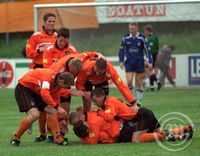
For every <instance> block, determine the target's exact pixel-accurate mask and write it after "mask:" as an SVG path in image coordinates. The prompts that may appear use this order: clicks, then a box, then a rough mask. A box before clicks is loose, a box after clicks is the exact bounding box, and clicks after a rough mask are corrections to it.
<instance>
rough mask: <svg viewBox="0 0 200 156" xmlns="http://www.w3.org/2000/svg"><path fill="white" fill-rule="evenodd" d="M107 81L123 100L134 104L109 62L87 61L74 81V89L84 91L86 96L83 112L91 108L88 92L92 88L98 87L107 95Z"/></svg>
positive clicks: (100, 60)
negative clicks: (112, 84)
mask: <svg viewBox="0 0 200 156" xmlns="http://www.w3.org/2000/svg"><path fill="white" fill-rule="evenodd" d="M108 80H112V81H113V83H114V84H115V85H116V86H117V88H118V89H119V91H120V92H121V94H122V95H123V96H124V98H125V99H126V100H127V101H128V102H129V103H131V104H133V105H134V104H135V98H134V97H133V95H132V93H131V91H130V90H129V88H128V86H127V85H126V84H125V83H124V82H123V80H122V79H121V77H120V76H119V75H118V73H117V71H116V69H115V68H114V67H113V65H112V64H111V63H110V62H107V61H106V60H105V59H103V58H101V59H89V60H86V61H85V63H84V64H83V68H82V70H81V71H80V72H79V74H78V76H77V81H76V88H77V89H78V90H82V91H86V92H87V94H86V96H85V97H83V102H84V111H89V110H90V107H91V100H90V91H91V90H92V88H93V86H94V87H100V88H102V89H103V90H104V92H105V94H106V95H108V94H109V84H108Z"/></svg>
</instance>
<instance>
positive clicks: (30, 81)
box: [10, 69, 74, 146]
mask: <svg viewBox="0 0 200 156" xmlns="http://www.w3.org/2000/svg"><path fill="white" fill-rule="evenodd" d="M73 84H74V77H73V75H72V74H71V73H67V72H64V73H61V74H60V73H59V74H56V73H55V72H53V71H52V70H50V69H35V70H30V71H29V72H28V73H26V74H25V75H24V76H23V77H22V78H21V79H20V80H19V82H18V84H17V86H16V88H15V98H16V101H17V104H18V107H19V111H20V112H26V113H27V114H28V117H25V118H24V119H23V120H22V122H21V123H20V124H19V127H18V130H17V132H16V134H15V135H13V136H12V138H11V141H10V143H11V144H12V145H13V146H19V145H20V139H21V136H22V135H23V133H24V132H25V131H26V130H27V129H28V128H29V126H30V125H31V124H32V123H33V122H34V121H36V120H37V119H38V117H39V111H44V112H47V113H48V124H49V127H50V128H51V130H52V133H53V136H54V142H55V143H56V144H58V145H67V142H66V140H64V139H63V137H62V136H61V135H60V127H59V123H58V119H57V114H60V115H62V117H63V118H66V117H67V116H68V114H67V112H66V111H65V110H64V109H62V108H61V107H60V106H59V103H60V90H61V89H62V88H70V87H71V85H73Z"/></svg>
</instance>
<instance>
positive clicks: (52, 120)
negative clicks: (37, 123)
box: [44, 106, 68, 146]
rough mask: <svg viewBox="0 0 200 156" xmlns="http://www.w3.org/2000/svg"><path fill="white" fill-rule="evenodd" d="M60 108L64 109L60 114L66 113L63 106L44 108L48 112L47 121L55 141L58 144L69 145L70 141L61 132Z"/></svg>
mask: <svg viewBox="0 0 200 156" xmlns="http://www.w3.org/2000/svg"><path fill="white" fill-rule="evenodd" d="M60 109H61V110H62V111H63V112H61V113H60V114H65V113H66V111H64V109H62V108H61V107H58V108H57V110H56V109H54V108H52V107H50V106H46V107H45V108H44V111H45V112H47V114H48V115H47V123H48V125H49V127H50V128H51V131H52V134H53V137H54V143H55V144H58V145H64V146H65V145H67V144H68V141H67V140H65V139H64V138H63V137H62V136H61V133H60V126H59V122H58V117H57V115H58V113H57V112H60Z"/></svg>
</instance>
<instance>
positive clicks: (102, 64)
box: [95, 58, 107, 69]
mask: <svg viewBox="0 0 200 156" xmlns="http://www.w3.org/2000/svg"><path fill="white" fill-rule="evenodd" d="M95 66H96V67H97V68H98V69H106V68H107V61H106V60H105V59H103V58H100V59H98V60H97V62H96V64H95Z"/></svg>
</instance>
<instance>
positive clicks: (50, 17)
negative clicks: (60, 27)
mask: <svg viewBox="0 0 200 156" xmlns="http://www.w3.org/2000/svg"><path fill="white" fill-rule="evenodd" d="M43 21H44V28H45V30H47V31H52V30H53V29H54V26H55V23H56V15H55V14H53V13H46V14H45V15H44V16H43Z"/></svg>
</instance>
